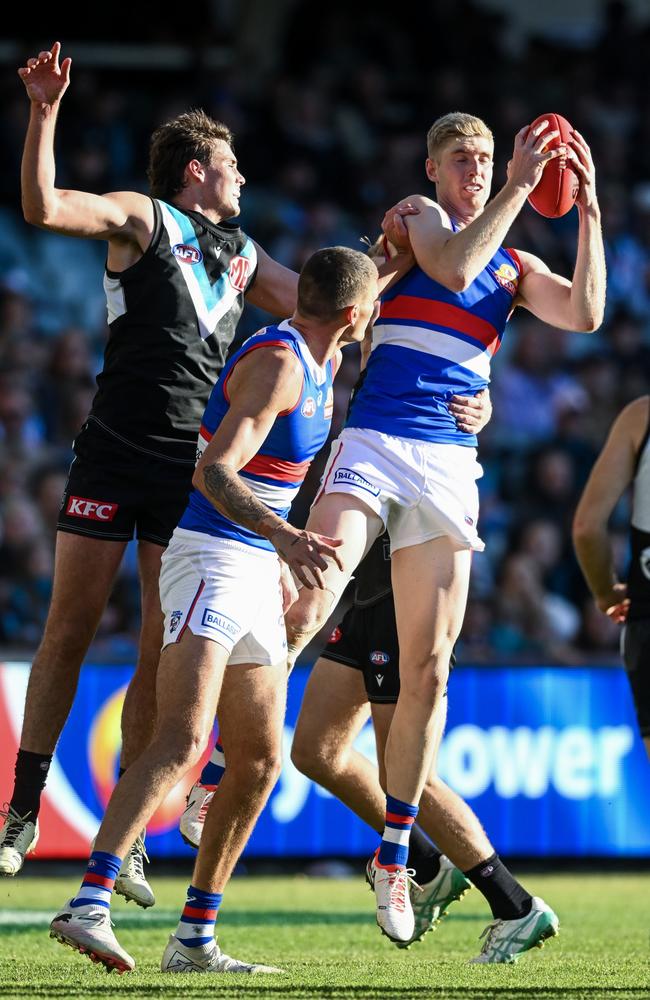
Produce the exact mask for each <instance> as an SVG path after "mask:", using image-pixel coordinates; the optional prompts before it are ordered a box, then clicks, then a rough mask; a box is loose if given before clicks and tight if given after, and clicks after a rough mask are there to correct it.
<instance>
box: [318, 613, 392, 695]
mask: <svg viewBox="0 0 650 1000" xmlns="http://www.w3.org/2000/svg"><path fill="white" fill-rule="evenodd" d="M321 655H322V656H324V657H325V659H326V660H335V661H336V662H337V663H344V664H345V665H346V666H347V667H354V669H355V670H361V671H362V673H363V680H364V684H365V686H366V694H367V695H368V701H370V702H375V703H376V704H379V705H382V704H383V705H394V704H395V702H396V701H397V697H398V695H399V646H398V644H397V625H396V623H395V605H394V603H393V595H392V594H387V595H386V597H383V598H382V599H381V600H380V601H378V602H377V603H376V604H371V605H370V606H369V607H367V608H357V607H355V606H353V607H351V608H350V610H349V611H348V612H347V613H346V614H345V615H344V617H343V620H342V621H341V623H340V624H339V625H337V626H336V628H335V629H334V631H333V632H332V635H331V636H330V640H329V642H328V643H327V645H326V647H325V649H324V650H323V652H322V654H321Z"/></svg>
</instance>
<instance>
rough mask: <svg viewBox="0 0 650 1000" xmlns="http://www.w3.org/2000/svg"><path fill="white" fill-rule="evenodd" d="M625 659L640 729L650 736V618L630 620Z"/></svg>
mask: <svg viewBox="0 0 650 1000" xmlns="http://www.w3.org/2000/svg"><path fill="white" fill-rule="evenodd" d="M622 647H623V661H624V663H625V669H626V670H627V676H628V679H629V681H630V687H631V689H632V697H633V699H634V707H635V709H636V715H637V719H638V720H639V729H640V731H641V736H642V737H643V738H644V739H647V738H648V737H650V620H648V619H646V618H640V619H638V620H636V619H635V620H632V621H628V622H627V623H626V625H625V628H624V630H623V636H622Z"/></svg>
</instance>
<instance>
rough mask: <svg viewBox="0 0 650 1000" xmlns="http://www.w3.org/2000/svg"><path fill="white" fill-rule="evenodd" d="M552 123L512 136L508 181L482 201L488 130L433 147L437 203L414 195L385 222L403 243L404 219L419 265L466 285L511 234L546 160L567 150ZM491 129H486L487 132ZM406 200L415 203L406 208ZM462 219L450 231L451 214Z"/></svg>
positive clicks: (488, 177)
mask: <svg viewBox="0 0 650 1000" xmlns="http://www.w3.org/2000/svg"><path fill="white" fill-rule="evenodd" d="M547 124H548V123H547V122H542V123H540V124H539V125H538V126H537V127H536V128H535V129H529V127H528V126H526V127H525V128H523V129H521V130H520V131H519V132H518V133H517V135H516V137H515V145H514V151H513V155H512V160H511V165H510V170H509V174H508V180H507V181H506V183H505V185H504V186H503V188H502V189H501V191H499V193H498V194H497V195H496V197H495V198H493V200H492V201H491V202H490V203H489V204H488V205H486V206H485V208H483V205H485V202H486V201H487V198H488V196H489V191H490V185H491V182H492V155H493V142H492V139H491V137H490V138H488V137H487V136H485V137H484V136H480V135H479V136H473V137H471V138H468V139H460V140H458V141H456V142H454V141H448V142H445V143H444V144H443V145H442V148H441V149H440V151H439V153H438V152H436V151H435V150H431V151H430V152H432V153H434V155H433V156H432V155H430V156H429V158H428V159H427V163H426V170H427V176H428V177H429V180H431V181H433V182H434V183H435V184H436V187H437V191H438V203H436V202H434V201H432V200H431V199H430V198H425V197H424V196H422V195H413V196H411V197H410V198H408V199H405V201H403V202H400V203H399V205H397V206H394V207H393V208H391V209H389V211H388V212H387V213H386V215H385V216H384V221H383V223H382V228H383V230H384V232H385V234H386V235H387V236H388V238H389V240H390V241H391V242H392V243H394V244H395V245H396V246H403V245H404V239H403V236H402V235H401V229H400V226H401V221H400V220H401V219H402V216H403V223H404V225H405V227H406V229H407V230H408V235H409V237H410V242H411V246H412V248H413V253H414V254H415V259H416V261H417V263H418V265H419V266H420V267H421V268H422V270H423V271H424V272H425V273H426V274H428V275H429V277H430V278H433V279H434V281H438V282H440V284H442V285H444V286H445V287H446V288H449V289H450V291H453V292H462V291H465V289H467V288H468V287H469V286H470V285H471V283H472V282H473V281H474V280H475V278H476V277H477V276H478V275H479V274H480V273H481V271H483V270H484V268H485V267H487V265H488V264H489V262H490V261H491V259H492V257H493V256H494V254H495V253H496V251H497V250H498V249H499V247H500V246H501V244H502V243H503V241H504V240H505V238H506V235H507V233H508V230H509V229H510V227H511V225H512V223H513V222H514V220H515V219H516V217H517V215H518V214H519V212H520V211H521V209H522V207H523V205H524V204H525V202H526V198H527V197H528V195H529V194H530V192H531V191H532V190H533V188H534V187H535V185H536V184H537V182H538V180H539V178H540V176H541V172H542V170H543V168H544V165H545V164H546V163H547V162H548V161H549V160H551V159H553V158H554V157H557V156H563V155H566V148H565V147H563V146H560V147H558V148H557V149H547V148H546V147H547V145H548V143H549V142H550V141H551V140H552V139H554V138H556V137H557V136H558V135H559V133H558V132H547V133H545V134H544V135H543V136H542V135H541V133H542V132H543V130H544V128H545V127H546V125H547ZM488 134H489V133H488ZM408 205H410V206H412V208H413V209H415V210H416V212H415V213H413V214H409V212H408ZM450 214H451V215H452V216H453V217H454V218H455V219H456V222H457V224H458V228H457V229H456V231H454V230H453V227H452V225H451V222H450V219H449V215H450Z"/></svg>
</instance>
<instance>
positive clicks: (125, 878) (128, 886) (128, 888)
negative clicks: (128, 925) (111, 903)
mask: <svg viewBox="0 0 650 1000" xmlns="http://www.w3.org/2000/svg"><path fill="white" fill-rule="evenodd" d="M144 836H145V831H144V830H143V831H142V833H141V834H140V836H139V837H137V838H136V841H135V843H134V844H133V846H132V847H131V848H130V850H129V851H127V853H126V855H125V857H124V861H123V862H122V867H121V868H120V870H119V872H118V874H117V878H116V879H115V892H116V893H117V894H118V896H123V897H124V899H125V900H126V901H127V903H129V902H131V900H133V902H134V903H137V904H138V906H141V907H143V909H145V910H146V909H147V908H148V907H150V906H153V905H154V903H155V902H156V897H155V896H154V894H153V890H152V888H151V886H150V885H149V883H148V882H147V879H146V876H145V874H144V862H145V861H149V858H148V857H147V852H146V850H145V846H144Z"/></svg>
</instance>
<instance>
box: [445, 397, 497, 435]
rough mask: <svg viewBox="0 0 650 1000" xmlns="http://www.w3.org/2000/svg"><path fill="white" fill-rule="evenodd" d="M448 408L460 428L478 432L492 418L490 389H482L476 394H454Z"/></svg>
mask: <svg viewBox="0 0 650 1000" xmlns="http://www.w3.org/2000/svg"><path fill="white" fill-rule="evenodd" d="M448 408H449V412H450V413H451V415H452V417H453V418H454V420H455V421H456V424H457V425H458V429H459V430H461V431H465V433H466V434H478V432H479V431H482V430H483V428H484V427H485V425H486V424H487V423H489V422H490V419H491V418H492V400H491V399H490V392H489V389H481V391H480V392H477V393H476V395H475V396H452V397H451V399H450V400H449V404H448Z"/></svg>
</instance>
